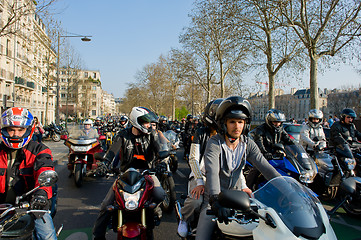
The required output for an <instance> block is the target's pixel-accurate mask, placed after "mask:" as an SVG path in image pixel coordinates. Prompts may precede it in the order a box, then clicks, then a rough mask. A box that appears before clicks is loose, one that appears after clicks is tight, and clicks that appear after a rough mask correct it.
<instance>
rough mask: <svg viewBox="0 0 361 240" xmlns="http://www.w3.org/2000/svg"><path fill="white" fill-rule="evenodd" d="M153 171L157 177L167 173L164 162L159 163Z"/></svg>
mask: <svg viewBox="0 0 361 240" xmlns="http://www.w3.org/2000/svg"><path fill="white" fill-rule="evenodd" d="M154 171H155V173H156V174H157V175H159V174H162V173H164V172H165V171H167V165H166V164H165V163H164V162H160V163H158V164H157V166H155V169H154Z"/></svg>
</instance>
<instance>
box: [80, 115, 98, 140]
mask: <svg viewBox="0 0 361 240" xmlns="http://www.w3.org/2000/svg"><path fill="white" fill-rule="evenodd" d="M83 125H84V128H83V130H82V133H81V136H85V137H87V138H89V139H93V138H99V134H98V131H97V130H95V129H94V128H93V121H92V120H91V119H86V120H85V121H84V122H83Z"/></svg>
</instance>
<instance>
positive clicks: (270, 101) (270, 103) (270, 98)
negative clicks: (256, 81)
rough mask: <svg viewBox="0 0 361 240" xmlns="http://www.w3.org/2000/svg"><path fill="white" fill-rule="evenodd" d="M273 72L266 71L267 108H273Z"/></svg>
mask: <svg viewBox="0 0 361 240" xmlns="http://www.w3.org/2000/svg"><path fill="white" fill-rule="evenodd" d="M275 102H276V100H275V74H274V73H272V72H269V73H268V108H269V109H272V108H275V105H276V104H275Z"/></svg>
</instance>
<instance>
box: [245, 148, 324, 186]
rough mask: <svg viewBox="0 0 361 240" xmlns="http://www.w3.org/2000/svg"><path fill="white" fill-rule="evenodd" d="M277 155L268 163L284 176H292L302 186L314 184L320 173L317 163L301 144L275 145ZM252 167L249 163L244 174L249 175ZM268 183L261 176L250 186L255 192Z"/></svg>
mask: <svg viewBox="0 0 361 240" xmlns="http://www.w3.org/2000/svg"><path fill="white" fill-rule="evenodd" d="M273 148H274V149H275V154H273V159H272V160H269V161H268V162H269V163H270V164H271V165H272V166H273V167H274V168H275V169H276V170H277V171H278V172H279V173H280V174H281V175H282V176H290V177H293V178H295V179H297V180H299V181H300V182H301V183H302V184H304V185H306V186H307V185H308V184H310V183H312V182H313V180H314V178H315V177H316V174H317V172H318V169H317V165H316V163H315V161H314V160H313V159H312V158H311V157H310V156H309V155H308V154H307V152H306V150H305V149H304V148H303V147H302V146H301V145H299V144H294V145H286V146H283V144H281V143H277V144H274V146H273ZM250 167H252V165H251V164H250V163H249V162H247V163H246V170H245V172H244V174H245V175H246V174H248V169H249V168H250ZM265 182H266V180H265V178H264V177H263V176H262V175H261V174H259V175H258V176H257V179H256V181H255V183H254V185H253V186H250V185H248V187H250V188H251V189H253V190H256V189H258V188H260V187H261V186H262V185H264V184H265Z"/></svg>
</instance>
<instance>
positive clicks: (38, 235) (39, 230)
mask: <svg viewBox="0 0 361 240" xmlns="http://www.w3.org/2000/svg"><path fill="white" fill-rule="evenodd" d="M44 222H45V223H44ZM34 235H35V237H34V239H38V240H56V239H57V237H56V232H55V227H54V224H53V219H52V218H51V216H50V214H49V213H45V214H44V216H43V217H42V218H39V219H35V230H34Z"/></svg>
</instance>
